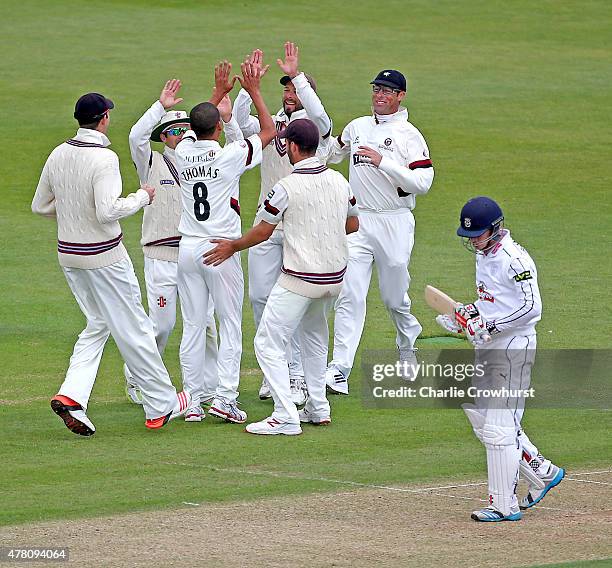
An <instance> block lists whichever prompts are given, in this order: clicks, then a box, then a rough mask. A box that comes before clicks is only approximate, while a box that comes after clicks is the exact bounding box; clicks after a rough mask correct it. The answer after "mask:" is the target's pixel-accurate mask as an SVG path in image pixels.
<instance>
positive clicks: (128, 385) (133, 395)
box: [123, 363, 142, 404]
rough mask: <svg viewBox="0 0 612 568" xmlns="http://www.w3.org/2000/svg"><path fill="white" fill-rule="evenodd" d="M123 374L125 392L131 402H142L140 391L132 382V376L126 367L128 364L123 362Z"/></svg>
mask: <svg viewBox="0 0 612 568" xmlns="http://www.w3.org/2000/svg"><path fill="white" fill-rule="evenodd" d="M123 376H124V377H125V394H126V396H127V398H128V400H129V401H130V402H131V403H132V404H142V393H141V392H140V389H139V388H138V387H137V386H136V383H134V377H132V373H130V370H129V369H128V366H127V365H126V364H125V363H124V364H123Z"/></svg>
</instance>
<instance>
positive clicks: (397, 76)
mask: <svg viewBox="0 0 612 568" xmlns="http://www.w3.org/2000/svg"><path fill="white" fill-rule="evenodd" d="M370 85H381V86H382V87H391V88H392V89H398V90H400V91H405V90H406V77H404V76H403V75H402V74H401V73H400V72H399V71H396V70H395V69H383V70H382V71H381V72H380V73H379V74H378V75H376V79H374V81H371V82H370Z"/></svg>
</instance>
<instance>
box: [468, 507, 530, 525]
mask: <svg viewBox="0 0 612 568" xmlns="http://www.w3.org/2000/svg"><path fill="white" fill-rule="evenodd" d="M471 517H472V519H474V520H475V521H480V522H483V523H498V522H500V521H520V520H521V519H522V518H523V513H521V512H520V511H517V512H516V513H511V514H510V515H504V514H503V513H502V512H500V511H498V510H497V509H495V508H494V507H485V508H484V509H480V511H474V512H473V513H472V515H471Z"/></svg>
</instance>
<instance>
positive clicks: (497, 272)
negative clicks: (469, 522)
mask: <svg viewBox="0 0 612 568" xmlns="http://www.w3.org/2000/svg"><path fill="white" fill-rule="evenodd" d="M503 222H504V216H503V213H502V210H501V208H500V207H499V205H498V204H497V203H496V202H495V201H493V200H492V199H490V198H488V197H476V198H474V199H471V200H470V201H468V202H467V203H466V204H465V205H464V207H463V209H462V210H461V216H460V226H459V228H458V229H457V235H458V236H460V237H462V238H463V239H464V244H465V245H466V248H468V250H470V251H472V252H474V253H475V254H476V289H477V293H478V299H477V300H476V301H475V302H474V303H473V304H468V305H462V304H459V305H458V306H457V307H456V308H455V313H454V316H455V317H454V318H453V317H451V316H449V315H440V316H438V317H437V318H436V321H437V322H438V323H439V324H440V325H442V327H444V328H445V329H446V330H448V331H452V332H465V334H466V336H467V338H468V339H469V341H470V342H471V343H472V344H473V345H474V346H475V348H476V362H477V363H479V362H480V363H484V362H485V361H486V362H487V365H486V368H487V371H486V373H485V376H484V377H483V378H482V379H480V382H481V383H482V384H478V385H476V384H475V386H477V387H478V386H483V387H506V388H507V389H509V390H512V389H528V388H529V384H530V380H531V368H532V366H533V363H534V361H535V353H536V324H537V323H538V322H539V321H540V319H541V316H542V301H541V298H540V291H539V288H538V274H537V270H536V266H535V263H534V261H533V260H532V258H531V256H529V254H528V253H527V251H526V250H525V249H524V248H523V247H521V246H520V245H519V244H518V243H516V242H515V241H514V240H513V239H512V237H511V236H510V232H509V231H508V230H507V229H505V228H504V226H503ZM463 409H464V411H465V413H466V414H467V417H468V419H469V420H470V423H471V425H472V428H473V430H474V433H475V434H476V437H477V438H478V439H479V440H480V441H481V442H482V443H483V444H484V446H485V448H486V452H487V472H488V483H489V506H487V507H485V508H484V509H481V510H479V511H474V512H473V513H472V515H471V516H472V519H474V520H475V521H484V522H496V521H518V520H519V519H521V517H522V513H521V509H529V508H530V507H533V506H534V505H535V504H537V503H539V502H540V501H541V500H542V499H543V498H544V496H545V495H546V494H547V493H548V491H549V490H550V489H552V488H553V487H555V486H556V485H558V484H559V483H560V482H561V480H562V479H563V477H564V475H565V471H564V470H563V469H562V468H560V467H557V466H556V465H554V464H553V463H552V462H551V461H550V460H549V459H546V458H545V457H544V456H543V455H542V454H540V452H539V451H538V449H537V448H536V446H535V445H534V444H533V443H532V442H531V440H530V439H529V438H528V437H527V434H526V433H525V431H524V430H523V429H522V427H521V420H522V417H523V412H524V399H517V398H508V397H503V398H502V397H499V398H492V397H488V398H487V399H486V400H485V399H483V398H476V399H475V402H474V404H464V405H463ZM519 472H520V475H521V477H522V478H523V479H524V480H525V481H526V482H527V483H528V485H529V490H528V493H527V495H526V496H525V497H523V498H522V499H521V500H520V502H519V500H518V498H517V496H516V486H517V483H518V479H519Z"/></svg>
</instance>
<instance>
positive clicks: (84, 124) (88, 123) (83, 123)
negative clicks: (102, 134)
mask: <svg viewBox="0 0 612 568" xmlns="http://www.w3.org/2000/svg"><path fill="white" fill-rule="evenodd" d="M103 118H104V115H102V116H101V117H100V118H96V119H94V120H93V121H92V119H91V117H88V118H81V119H77V121H78V123H79V126H80V127H81V128H89V129H90V130H95V129H96V128H98V124H100V121H101V120H102V119H103Z"/></svg>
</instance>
